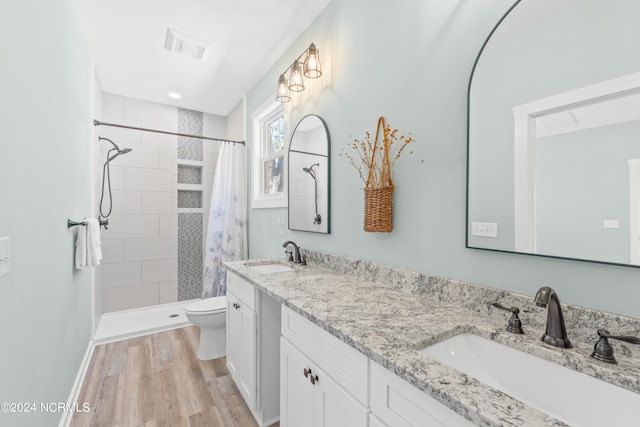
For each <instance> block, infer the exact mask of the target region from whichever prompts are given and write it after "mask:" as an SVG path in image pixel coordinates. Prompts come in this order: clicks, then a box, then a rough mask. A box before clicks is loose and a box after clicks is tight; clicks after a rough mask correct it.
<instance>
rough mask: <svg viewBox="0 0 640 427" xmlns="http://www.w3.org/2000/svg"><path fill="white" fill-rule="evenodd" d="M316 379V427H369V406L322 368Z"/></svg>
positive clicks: (316, 372)
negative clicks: (365, 405)
mask: <svg viewBox="0 0 640 427" xmlns="http://www.w3.org/2000/svg"><path fill="white" fill-rule="evenodd" d="M314 379H315V384H314V385H313V387H314V399H315V405H314V409H315V415H314V427H367V418H368V412H369V411H368V410H367V408H365V407H364V406H363V405H362V404H361V403H360V402H358V401H357V400H356V399H355V398H354V397H352V396H351V395H350V394H349V393H347V392H346V391H345V390H344V389H343V388H342V387H340V386H339V385H338V383H336V382H335V381H334V380H332V379H331V378H330V377H329V376H328V375H326V374H325V373H324V372H323V371H322V370H320V369H318V368H316V370H315V371H314Z"/></svg>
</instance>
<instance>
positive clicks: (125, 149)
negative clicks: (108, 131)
mask: <svg viewBox="0 0 640 427" xmlns="http://www.w3.org/2000/svg"><path fill="white" fill-rule="evenodd" d="M98 140H99V141H102V140H105V141H109V142H110V143H111V145H113V148H112V149H111V150H109V153H111V152H112V151H114V150H115V151H116V153H115V154H114V155H113V156H109V158H107V163H109V162H110V161H111V160H113V159H115V158H116V157H118V156H119V155H120V154H127V153H129V152H131V151H132V149H131V148H123V149H120V147H118V146H117V145H116V143H115V142H113V141H112V140H110V139H108V138H103V137H101V136H99V137H98Z"/></svg>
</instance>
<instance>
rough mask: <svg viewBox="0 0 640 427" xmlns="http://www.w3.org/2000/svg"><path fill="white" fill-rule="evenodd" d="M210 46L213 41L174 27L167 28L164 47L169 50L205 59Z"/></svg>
mask: <svg viewBox="0 0 640 427" xmlns="http://www.w3.org/2000/svg"><path fill="white" fill-rule="evenodd" d="M209 46H211V42H208V41H206V40H202V39H199V38H197V37H193V36H190V35H188V34H185V33H181V32H180V31H176V30H174V29H173V28H167V38H166V40H165V41H164V48H165V49H167V50H168V51H171V52H176V53H181V54H183V55H187V56H192V57H194V58H198V59H203V57H204V54H205V52H206V51H207V48H209Z"/></svg>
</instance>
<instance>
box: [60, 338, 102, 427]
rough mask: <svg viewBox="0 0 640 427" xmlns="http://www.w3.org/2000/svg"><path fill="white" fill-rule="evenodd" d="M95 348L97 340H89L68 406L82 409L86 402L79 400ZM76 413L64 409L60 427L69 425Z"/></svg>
mask: <svg viewBox="0 0 640 427" xmlns="http://www.w3.org/2000/svg"><path fill="white" fill-rule="evenodd" d="M95 348H96V344H95V342H94V341H93V340H91V341H89V345H88V346H87V350H86V351H85V352H84V357H83V358H82V363H81V364H80V368H79V369H78V374H77V375H76V379H75V381H74V383H73V387H72V388H71V393H69V400H68V401H67V407H68V408H70V407H74V404H75V405H76V407H78V408H79V409H82V404H83V403H84V402H78V397H79V396H80V390H81V389H82V384H83V383H84V379H85V376H86V375H87V370H88V369H89V363H91V356H93V351H94V350H95ZM74 414H75V412H73V411H64V412H63V413H62V417H61V418H60V423H59V424H58V427H69V426H70V425H71V420H72V419H73V415H74Z"/></svg>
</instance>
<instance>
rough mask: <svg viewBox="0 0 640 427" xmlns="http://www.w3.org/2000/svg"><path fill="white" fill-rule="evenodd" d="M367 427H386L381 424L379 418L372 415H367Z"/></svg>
mask: <svg viewBox="0 0 640 427" xmlns="http://www.w3.org/2000/svg"><path fill="white" fill-rule="evenodd" d="M369 427H387V425H386V424H385V423H383V422H382V421H381V420H380V418H378V417H376V416H375V415H373V414H369Z"/></svg>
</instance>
